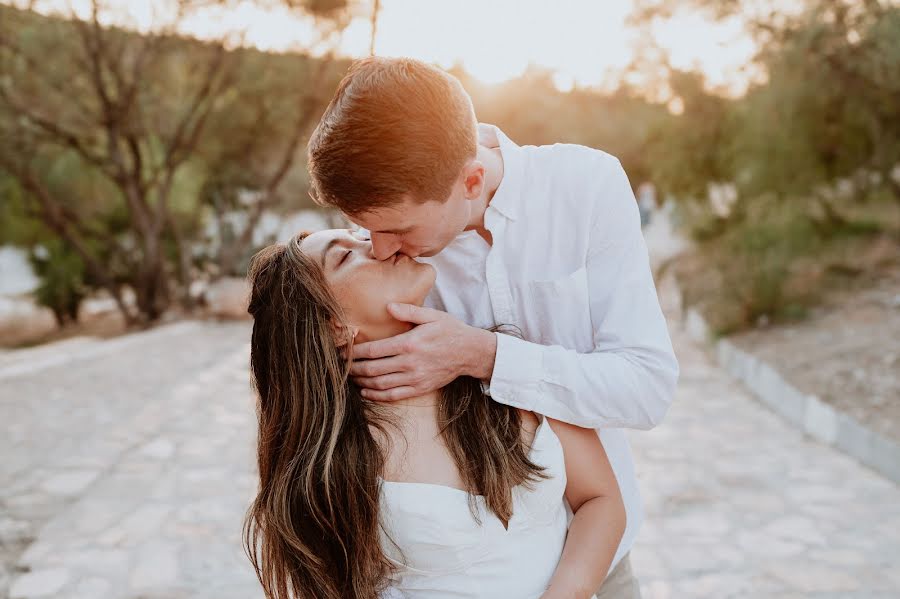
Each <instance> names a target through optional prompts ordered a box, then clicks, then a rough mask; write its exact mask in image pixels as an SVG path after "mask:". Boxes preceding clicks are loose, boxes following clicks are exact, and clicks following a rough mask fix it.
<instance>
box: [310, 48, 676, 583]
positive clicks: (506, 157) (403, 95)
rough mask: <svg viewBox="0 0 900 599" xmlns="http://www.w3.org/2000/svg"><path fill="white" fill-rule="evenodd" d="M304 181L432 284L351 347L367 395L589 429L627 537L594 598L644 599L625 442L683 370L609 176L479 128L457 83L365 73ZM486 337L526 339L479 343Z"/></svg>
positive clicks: (627, 210)
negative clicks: (463, 393) (447, 394)
mask: <svg viewBox="0 0 900 599" xmlns="http://www.w3.org/2000/svg"><path fill="white" fill-rule="evenodd" d="M309 172H310V176H311V184H312V192H313V194H314V196H315V197H316V198H317V199H318V201H320V202H322V203H324V204H326V205H329V206H333V207H336V208H338V209H339V210H341V211H342V212H343V213H344V214H345V215H347V216H348V218H350V219H351V220H352V221H354V222H355V223H357V224H358V225H359V226H360V227H362V228H363V229H365V230H367V231H368V234H369V235H370V236H371V240H372V246H373V253H374V254H375V257H376V258H378V259H379V260H387V259H390V258H392V257H394V256H395V255H396V254H398V253H403V254H407V255H409V256H411V257H415V258H419V259H423V260H427V261H429V262H431V264H433V265H434V266H435V268H436V270H437V282H436V285H435V288H434V290H433V291H432V293H431V295H430V297H429V300H428V302H427V306H429V307H417V306H409V305H397V306H391V307H390V310H391V311H392V313H393V315H394V316H395V317H396V318H398V319H401V320H404V321H408V322H411V323H415V324H417V325H419V326H417V327H415V328H414V329H413V330H411V331H410V332H408V333H405V334H403V335H400V336H397V337H394V338H391V339H386V340H382V341H376V342H373V343H364V344H360V345H357V346H355V347H354V348H353V355H354V358H356V359H357V361H356V362H355V364H354V367H353V370H352V374H353V375H354V376H355V377H356V381H357V382H358V383H359V385H360V386H361V387H363V388H364V391H363V394H364V396H365V397H367V398H369V399H372V400H381V401H391V400H397V399H401V398H407V397H413V396H416V395H421V394H423V393H426V392H428V391H431V390H434V389H438V388H440V387H443V386H444V385H446V384H447V383H449V382H450V381H451V380H453V379H454V378H456V377H458V376H461V375H469V376H474V377H477V378H479V379H481V380H482V381H483V382H484V385H485V386H486V388H487V390H488V391H489V393H490V395H491V396H492V398H493V399H494V400H496V401H499V402H502V403H506V404H508V405H512V406H515V407H519V408H523V409H527V410H533V411H535V412H539V413H541V414H545V415H547V416H550V417H551V418H556V419H558V420H563V421H566V422H570V423H572V424H575V425H579V426H583V427H586V428H595V429H599V434H600V437H601V440H602V441H603V445H604V447H605V449H606V452H607V454H608V456H609V460H610V463H611V464H612V466H613V469H614V471H615V473H616V478H617V480H618V483H619V488H620V490H621V491H622V496H623V499H624V501H625V506H626V512H627V519H628V525H627V528H626V531H625V535H624V536H623V539H622V542H621V545H620V547H619V549H618V552H617V554H616V558H615V560H614V561H613V566H612V569H611V570H610V573H609V576H608V577H607V580H606V582H605V583H604V585H603V587H602V588H601V589H600V590H599V591H598V593H597V596H598V598H600V599H603V598H604V597H639V596H640V591H639V589H638V585H637V581H636V579H635V578H634V576H633V575H632V573H631V569H630V562H629V560H628V551H629V550H630V549H631V546H632V545H633V543H634V538H635V535H636V534H637V531H638V528H639V526H640V520H641V517H642V513H641V503H640V497H639V494H638V489H637V481H636V478H635V474H634V467H633V464H632V460H631V453H630V449H629V447H628V442H627V440H626V438H625V435H624V431H622V430H620V429H621V428H636V429H649V428H652V427H653V426H655V425H656V424H657V423H659V422H660V420H661V419H662V418H663V416H664V415H665V413H666V411H667V409H668V406H669V404H670V402H671V399H672V394H673V392H674V388H675V384H676V381H677V378H678V364H677V362H676V360H675V356H674V354H673V351H672V344H671V341H670V339H669V335H668V331H667V329H666V324H665V320H664V318H663V316H662V312H661V310H660V306H659V301H658V299H657V296H656V289H655V286H654V283H653V278H652V275H651V272H650V267H649V261H648V257H647V249H646V246H645V244H644V240H643V237H642V235H641V230H640V218H639V216H638V209H637V205H636V202H635V199H634V194H633V192H632V190H631V187H630V185H629V182H628V178H627V176H626V175H625V172H624V171H623V170H622V167H621V165H620V164H619V161H618V160H616V159H615V158H614V157H612V156H610V155H608V154H606V153H604V152H600V151H598V150H593V149H590V148H586V147H583V146H576V145H567V144H558V145H553V146H541V147H531V146H529V147H520V146H518V145H516V144H515V143H513V142H512V141H510V140H509V138H507V137H506V136H505V135H504V134H503V133H502V132H501V131H500V130H498V129H497V128H495V127H491V126H486V125H478V124H477V122H476V120H475V114H474V110H473V108H472V103H471V100H470V98H469V97H468V95H467V94H466V93H465V91H464V90H463V89H462V86H461V85H460V84H459V82H458V81H457V80H456V79H454V78H453V77H451V76H450V75H448V74H446V73H444V72H443V71H441V70H439V69H437V68H434V67H431V66H429V65H426V64H424V63H421V62H418V61H415V60H410V59H386V58H370V59H365V60H362V61H358V62H356V63H355V64H354V65H353V66H352V67H351V69H350V72H349V73H348V75H347V76H346V77H345V78H344V80H343V81H342V82H341V84H340V86H339V87H338V90H337V92H336V93H335V96H334V98H333V99H332V101H331V103H330V105H329V106H328V108H327V109H326V112H325V114H324V116H323V117H322V120H321V122H320V123H319V126H318V128H317V129H316V131H315V132H314V133H313V136H312V138H311V140H310V144H309ZM496 325H514V326H515V327H517V328H518V329H519V331H521V333H522V337H523V338H518V337H516V336H511V335H506V334H502V333H492V332H489V331H487V330H486V329H488V328H490V327H494V326H496Z"/></svg>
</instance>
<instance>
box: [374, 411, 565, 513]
mask: <svg viewBox="0 0 900 599" xmlns="http://www.w3.org/2000/svg"><path fill="white" fill-rule="evenodd" d="M538 416H539V417H540V419H541V421H540V423H538V426H537V428H536V429H535V430H534V437H533V438H532V439H531V447H529V448H528V457H529V458H531V455H532V454H533V453H534V449H535V447H537V444H538V439H539V438H540V435H541V434H542V432H543V429H545V428H547V427H548V426H549V425H547V417H546V416H543V415H541V414H538ZM545 425H546V426H545ZM378 481H379V482H380V483H381V484H382V488H390V487H391V486H393V487H420V488H426V489H432V488H436V489H437V490H446V491H450V492H452V493H456V494H460V493H461V494H463V495H469V492H468V491H466V490H464V489H459V488H457V487H451V486H450V485H439V484H437V483H419V482H412V481H401V480H385V479H383V478H382V477H381V476H379V477H378ZM473 497H475V498H476V499H484V495H473Z"/></svg>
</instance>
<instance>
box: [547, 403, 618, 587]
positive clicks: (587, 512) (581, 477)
mask: <svg viewBox="0 0 900 599" xmlns="http://www.w3.org/2000/svg"><path fill="white" fill-rule="evenodd" d="M548 423H549V424H550V427H551V428H552V429H553V432H555V433H556V436H557V437H559V441H560V443H561V444H562V448H563V454H564V455H565V459H566V479H567V483H566V499H567V500H568V501H569V505H570V506H571V508H572V511H573V512H574V513H575V517H574V518H573V519H572V522H571V523H570V525H569V534H568V536H567V537H566V544H565V547H564V548H563V553H562V557H560V560H559V564H558V565H557V566H556V572H554V574H553V578H551V579H550V585H549V587H548V588H547V590H546V591H545V592H544V594H543V596H542V599H557V598H559V599H562V598H563V597H565V598H566V599H582V598H583V599H588V598H589V597H591V596H592V595H593V594H594V593H595V592H596V590H597V589H598V588H600V585H601V584H602V583H603V580H604V579H605V578H606V574H607V572H609V567H610V565H611V564H612V560H613V557H615V555H616V549H618V547H619V542H620V541H621V540H622V535H623V534H624V532H625V504H624V503H623V502H622V494H621V493H620V492H619V485H618V483H617V482H616V476H615V474H613V470H612V467H611V466H610V465H609V459H607V457H606V451H605V450H604V449H603V444H602V443H601V442H600V438H599V437H598V436H597V432H596V431H594V430H592V429H586V428H580V427H577V426H574V425H571V424H567V423H565V422H560V421H558V420H553V419H548Z"/></svg>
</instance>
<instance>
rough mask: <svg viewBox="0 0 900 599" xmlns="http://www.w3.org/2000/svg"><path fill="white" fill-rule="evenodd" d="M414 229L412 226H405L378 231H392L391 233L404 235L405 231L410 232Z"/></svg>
mask: <svg viewBox="0 0 900 599" xmlns="http://www.w3.org/2000/svg"><path fill="white" fill-rule="evenodd" d="M410 231H412V227H403V228H402V229H386V230H384V231H378V233H390V234H391V235H402V234H403V233H409V232H410Z"/></svg>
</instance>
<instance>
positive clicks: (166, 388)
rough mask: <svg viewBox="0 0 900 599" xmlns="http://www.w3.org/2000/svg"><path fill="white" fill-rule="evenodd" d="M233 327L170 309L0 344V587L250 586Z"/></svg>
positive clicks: (142, 589) (243, 592)
mask: <svg viewBox="0 0 900 599" xmlns="http://www.w3.org/2000/svg"><path fill="white" fill-rule="evenodd" d="M248 340H249V327H248V325H246V324H203V323H180V324H175V325H170V326H166V327H161V328H159V329H156V330H153V331H150V332H146V333H140V334H136V335H129V336H126V337H121V338H118V339H115V340H112V341H106V342H101V343H94V344H91V343H86V344H81V345H76V346H74V347H73V346H72V345H71V344H70V345H69V346H63V350H62V352H55V353H51V354H48V355H43V356H31V359H30V360H29V361H28V362H26V363H25V364H22V363H21V361H15V360H12V359H11V358H10V357H9V356H4V358H3V360H4V361H0V422H2V423H3V425H2V426H3V429H2V430H3V435H2V436H0V453H2V456H3V460H2V462H0V507H2V516H0V541H2V542H0V557H2V562H0V564H2V565H3V566H4V567H5V571H4V570H0V597H4V596H11V597H14V598H19V597H23V598H24V597H28V598H31V597H58V598H60V599H67V598H75V597H78V598H84V599H101V598H129V599H138V598H142V599H163V598H165V599H176V598H182V597H183V598H188V597H190V598H195V597H196V598H205V597H209V598H210V599H212V598H216V599H227V598H232V597H233V598H235V599H238V598H240V599H250V598H254V597H260V596H261V593H260V592H259V590H258V585H257V583H256V579H255V576H254V574H253V572H252V570H251V568H250V566H249V562H248V561H247V560H246V558H245V557H244V556H243V553H242V550H241V545H240V533H241V520H242V517H243V514H244V510H245V509H246V507H247V505H248V502H249V499H250V497H251V495H252V493H253V490H254V489H255V484H256V481H255V473H254V466H253V460H254V456H253V450H254V448H253V444H254V435H255V428H254V427H255V415H254V413H253V402H252V396H251V393H250V389H249V385H248V380H247V361H248ZM29 365H30V366H29ZM32 540H33V542H32ZM26 546H27V548H26ZM23 549H24V553H23V552H22V550H23ZM25 570H30V571H25Z"/></svg>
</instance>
